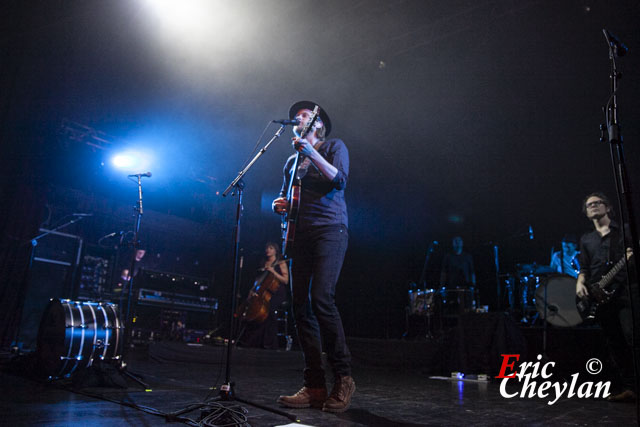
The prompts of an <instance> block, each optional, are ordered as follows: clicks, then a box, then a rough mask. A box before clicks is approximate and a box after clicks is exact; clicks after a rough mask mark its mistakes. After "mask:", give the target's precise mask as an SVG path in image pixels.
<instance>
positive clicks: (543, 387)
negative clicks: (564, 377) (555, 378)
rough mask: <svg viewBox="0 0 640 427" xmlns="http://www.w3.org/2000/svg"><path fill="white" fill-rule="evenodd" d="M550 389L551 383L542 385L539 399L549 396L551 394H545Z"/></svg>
mask: <svg viewBox="0 0 640 427" xmlns="http://www.w3.org/2000/svg"><path fill="white" fill-rule="evenodd" d="M550 388H551V381H545V382H543V383H542V384H540V388H538V397H540V398H541V399H542V398H545V397H547V396H549V393H545V391H547V390H548V389H550Z"/></svg>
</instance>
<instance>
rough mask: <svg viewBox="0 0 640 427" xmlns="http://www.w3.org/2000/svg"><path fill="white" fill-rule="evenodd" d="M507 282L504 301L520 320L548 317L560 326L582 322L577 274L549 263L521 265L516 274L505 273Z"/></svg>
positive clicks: (526, 322) (505, 282)
mask: <svg viewBox="0 0 640 427" xmlns="http://www.w3.org/2000/svg"><path fill="white" fill-rule="evenodd" d="M503 283H504V294H503V295H504V298H505V301H503V304H504V303H506V305H507V307H508V309H507V311H508V312H510V313H511V314H512V315H513V316H514V317H516V318H519V320H520V322H522V323H525V324H531V325H533V324H534V323H535V322H536V321H537V319H541V320H544V319H546V320H547V322H549V323H550V324H552V325H554V326H560V327H572V326H577V325H579V324H580V323H582V318H581V317H580V313H579V312H578V309H577V308H576V301H575V298H576V295H575V290H576V279H575V278H574V277H572V276H570V275H568V274H560V273H558V272H557V271H556V270H554V269H552V268H551V267H549V266H547V265H538V264H536V263H533V264H518V265H517V266H516V273H515V275H512V274H507V275H504V276H503Z"/></svg>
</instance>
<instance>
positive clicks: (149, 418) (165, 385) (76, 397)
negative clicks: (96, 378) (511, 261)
mask: <svg viewBox="0 0 640 427" xmlns="http://www.w3.org/2000/svg"><path fill="white" fill-rule="evenodd" d="M367 342H369V343H370V345H372V346H374V345H376V341H375V340H369V341H367ZM383 343H384V342H382V341H380V342H379V343H378V344H380V345H383ZM225 355H226V350H225V348H224V347H221V346H218V347H216V346H211V345H206V346H202V347H194V346H188V345H187V344H184V343H164V344H163V343H157V344H152V345H151V346H149V347H148V348H136V349H134V350H133V351H132V352H130V354H129V356H128V359H129V360H128V362H129V367H130V368H131V370H132V371H133V372H137V373H140V374H142V375H143V376H144V378H145V381H146V382H147V383H149V384H150V385H151V387H152V391H151V392H145V391H144V390H142V389H141V388H140V387H138V386H137V385H136V384H135V383H133V382H130V381H128V382H127V383H128V385H129V388H127V389H119V388H113V387H111V388H109V387H96V386H93V387H84V388H83V389H81V390H76V391H73V390H72V388H71V387H64V386H63V385H62V384H50V383H46V382H38V381H34V380H32V379H28V375H25V373H24V372H20V370H21V368H20V366H21V365H16V364H15V362H14V363H11V364H9V363H4V369H3V372H2V373H1V374H0V381H1V384H2V386H1V388H2V393H1V394H0V396H1V397H0V412H1V413H2V417H3V419H2V421H1V424H3V425H12V426H18V425H29V426H34V425H47V426H67V425H96V426H112V425H113V426H116V425H117V426H122V425H131V426H141V425H143V426H153V425H166V424H167V423H166V422H165V420H164V418H163V417H162V416H159V415H152V414H149V413H145V412H143V411H141V410H138V409H134V408H131V407H128V406H124V405H132V404H135V405H139V406H143V407H145V408H147V409H149V410H151V409H153V410H155V411H157V412H158V413H169V412H175V411H178V410H180V409H183V408H186V407H187V406H188V405H190V404H193V403H199V402H202V401H203V400H204V399H205V398H207V396H209V397H215V396H217V395H218V391H217V390H214V389H211V387H218V386H219V385H220V384H221V383H222V382H223V381H224V378H225V363H224V360H223V359H224V356H225ZM5 356H6V355H5ZM6 361H7V360H6V357H5V362H6ZM301 370H302V355H301V353H299V352H296V351H291V352H284V351H272V350H259V349H245V348H238V349H235V350H234V351H233V352H232V364H231V379H232V380H233V381H234V382H235V392H236V394H237V396H238V397H239V398H241V399H246V400H251V401H253V402H256V403H258V404H261V405H265V406H268V407H272V408H277V409H281V410H284V411H286V412H288V413H289V414H291V415H292V417H293V418H295V419H298V420H300V422H301V423H302V424H305V425H313V426H352V425H355V426H357V425H366V426H418V425H464V424H472V425H554V426H558V425H602V424H611V425H632V424H634V423H635V405H633V404H628V403H627V404H621V403H609V402H607V401H604V400H602V399H578V398H575V397H574V398H571V399H567V398H562V399H560V400H558V401H557V402H556V403H555V404H553V405H548V404H547V399H545V400H542V399H520V398H512V399H506V398H503V397H502V396H501V395H500V389H499V382H498V380H495V379H494V380H492V381H491V382H489V383H477V382H462V381H451V380H440V379H432V378H430V377H429V374H428V373H426V370H422V369H420V368H416V367H411V368H406V367H405V368H402V367H397V366H396V367H393V368H390V367H381V366H372V365H371V364H368V363H362V362H360V363H358V362H357V361H356V363H355V366H354V372H353V376H354V379H355V381H356V385H357V391H356V394H355V395H354V398H353V401H352V405H351V408H350V409H349V410H348V411H347V412H345V413H342V414H330V413H324V412H322V411H320V410H317V409H286V408H284V409H283V408H279V407H278V405H277V404H276V403H275V399H276V398H277V396H278V395H279V394H282V393H286V394H289V393H293V392H295V391H297V390H298V389H299V387H300V386H301ZM90 395H92V396H95V397H91V396H90ZM101 398H102V399H101ZM118 402H120V403H118ZM225 405H239V406H242V407H243V408H245V409H246V410H247V412H246V416H247V419H248V423H249V424H250V425H252V426H277V425H286V424H289V423H291V421H290V420H289V419H288V418H286V417H284V416H282V415H278V414H274V413H271V412H268V411H265V410H262V409H258V408H256V407H254V406H251V405H248V404H244V403H240V402H238V401H235V402H225ZM199 415H200V411H199V410H198V411H193V412H190V413H187V414H185V415H184V416H188V417H190V418H191V419H194V420H196V419H198V416H199ZM175 425H180V423H175Z"/></svg>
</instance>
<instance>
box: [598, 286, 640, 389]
mask: <svg viewBox="0 0 640 427" xmlns="http://www.w3.org/2000/svg"><path fill="white" fill-rule="evenodd" d="M625 287H626V286H625ZM626 292H627V290H626V289H623V290H622V292H621V295H620V296H618V297H617V298H615V299H614V300H612V301H611V302H609V303H607V304H605V305H602V306H600V307H598V312H597V319H598V322H599V323H600V326H601V327H602V330H603V332H604V335H605V338H606V342H607V347H608V352H609V357H610V359H611V363H612V364H613V368H614V372H615V374H616V377H617V378H614V379H613V385H614V387H615V388H625V389H630V390H633V389H635V387H634V380H633V378H634V376H633V355H632V351H631V343H632V334H633V319H632V316H631V302H630V301H629V297H628V296H627V294H626Z"/></svg>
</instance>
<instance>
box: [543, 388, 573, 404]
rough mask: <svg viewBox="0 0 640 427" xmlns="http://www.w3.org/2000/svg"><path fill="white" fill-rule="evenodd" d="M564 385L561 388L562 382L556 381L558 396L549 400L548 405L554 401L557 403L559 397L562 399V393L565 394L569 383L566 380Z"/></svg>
mask: <svg viewBox="0 0 640 427" xmlns="http://www.w3.org/2000/svg"><path fill="white" fill-rule="evenodd" d="M562 384H563V386H562V388H560V387H561V386H560V383H554V384H553V388H554V389H555V391H556V398H555V399H554V400H552V401H551V400H550V401H549V402H547V404H548V405H553V404H554V403H556V402H557V401H558V399H560V398H561V397H562V395H563V394H564V391H565V390H566V389H567V386H568V384H567V383H566V382H564V383H562Z"/></svg>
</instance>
